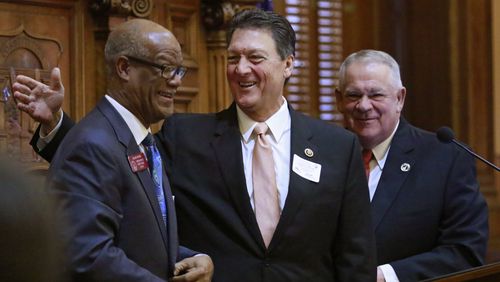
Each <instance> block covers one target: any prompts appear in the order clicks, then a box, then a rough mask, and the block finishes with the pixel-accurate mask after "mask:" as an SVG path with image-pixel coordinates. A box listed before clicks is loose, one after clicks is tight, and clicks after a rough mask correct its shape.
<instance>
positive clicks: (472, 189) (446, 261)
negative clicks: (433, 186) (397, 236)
mask: <svg viewBox="0 0 500 282" xmlns="http://www.w3.org/2000/svg"><path fill="white" fill-rule="evenodd" d="M456 154H457V155H456V157H455V161H454V162H453V164H452V166H451V167H450V170H449V172H448V176H447V181H446V190H445V194H446V195H445V203H444V204H443V210H442V219H441V222H440V233H439V236H438V238H437V239H436V247H435V248H433V249H431V250H429V251H428V252H424V253H421V254H418V255H415V256H411V257H408V258H405V259H402V260H398V261H393V262H390V265H391V266H392V267H393V268H394V270H395V271H396V274H397V276H398V278H399V280H400V281H413V280H420V279H422V278H425V277H435V276H439V275H442V274H445V273H451V272H455V271H457V270H461V269H467V268H471V267H475V266H480V265H482V264H483V263H484V256H485V253H486V247H487V240H488V208H487V205H486V202H485V200H484V198H483V197H482V195H481V193H480V191H479V185H478V183H477V180H476V168H475V164H474V160H473V159H472V157H471V156H469V155H467V154H465V152H461V151H458V152H457V153H456ZM422 177H424V176H422Z"/></svg>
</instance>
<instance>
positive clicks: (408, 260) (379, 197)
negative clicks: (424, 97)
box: [336, 50, 488, 281]
mask: <svg viewBox="0 0 500 282" xmlns="http://www.w3.org/2000/svg"><path fill="white" fill-rule="evenodd" d="M336 95H337V101H338V105H339V109H340V111H341V112H343V114H344V116H345V121H346V125H347V127H348V128H349V129H351V130H352V131H353V132H355V133H356V134H357V135H358V137H359V140H360V143H361V145H362V146H363V148H364V150H363V151H364V152H368V154H365V153H363V154H364V155H366V156H367V158H366V161H367V162H366V163H367V165H369V167H368V169H369V177H368V178H369V181H368V183H369V189H370V199H371V200H372V202H371V206H372V216H373V224H374V228H375V238H376V242H377V256H378V261H377V262H378V264H379V267H378V279H379V281H383V279H384V278H385V281H398V280H399V281H417V280H422V279H425V278H429V277H435V276H438V275H442V274H446V273H450V272H455V271H459V270H463V269H467V268H470V267H474V266H479V265H481V264H483V263H484V256H485V252H486V245H487V239H488V210H487V206H486V203H485V201H484V199H483V197H482V195H481V193H480V192H479V186H478V183H477V181H476V172H475V165H474V160H473V158H472V157H471V156H469V155H468V154H466V153H464V152H463V151H461V150H460V149H458V148H456V146H454V145H451V144H442V143H440V142H439V141H438V139H437V138H436V136H435V134H433V133H429V132H426V131H424V130H422V129H418V128H416V127H414V126H412V125H410V124H409V123H408V122H407V121H406V120H405V119H404V118H402V117H401V111H402V109H403V105H404V100H405V95H406V90H405V88H404V87H403V86H402V83H401V77H400V73H399V66H398V64H397V63H396V61H395V60H394V59H393V58H392V57H391V56H389V55H388V54H386V53H384V52H381V51H375V50H363V51H359V52H357V53H354V54H352V55H350V56H349V57H347V59H346V60H345V61H344V63H343V64H342V66H341V68H340V85H339V90H338V91H337V93H336Z"/></svg>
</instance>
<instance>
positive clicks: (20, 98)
mask: <svg viewBox="0 0 500 282" xmlns="http://www.w3.org/2000/svg"><path fill="white" fill-rule="evenodd" d="M14 98H16V100H17V102H20V103H23V104H29V103H30V102H32V101H33V98H32V97H31V96H30V94H23V93H21V92H19V91H16V92H14Z"/></svg>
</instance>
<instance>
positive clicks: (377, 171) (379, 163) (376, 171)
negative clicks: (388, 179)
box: [368, 121, 399, 282]
mask: <svg viewBox="0 0 500 282" xmlns="http://www.w3.org/2000/svg"><path fill="white" fill-rule="evenodd" d="M398 126H399V121H398V124H396V127H395V128H394V130H393V131H392V134H391V135H390V136H389V137H388V138H387V139H385V140H384V141H383V142H382V143H380V144H378V145H377V146H375V147H374V148H373V149H372V153H373V156H374V158H372V160H371V161H370V176H369V177H368V188H369V190H370V201H371V200H373V196H374V195H375V192H376V191H377V186H378V182H379V181H380V177H381V176H382V171H383V170H384V166H385V161H386V160H387V155H388V154H389V150H390V148H391V142H392V138H393V137H394V134H395V133H396V130H397V128H398ZM378 268H379V269H380V270H381V271H382V273H383V274H384V278H385V281H386V282H399V279H398V276H397V275H396V272H395V271H394V268H392V266H391V265H390V264H383V265H379V266H378Z"/></svg>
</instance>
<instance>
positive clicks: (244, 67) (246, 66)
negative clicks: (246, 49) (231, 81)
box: [236, 58, 250, 74]
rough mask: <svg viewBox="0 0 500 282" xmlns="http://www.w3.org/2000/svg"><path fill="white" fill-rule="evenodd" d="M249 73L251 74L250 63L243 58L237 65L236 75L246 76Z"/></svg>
mask: <svg viewBox="0 0 500 282" xmlns="http://www.w3.org/2000/svg"><path fill="white" fill-rule="evenodd" d="M249 72H250V62H249V61H248V60H247V59H245V58H241V59H240V60H239V61H238V63H237V64H236V73H238V74H246V73H249Z"/></svg>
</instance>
